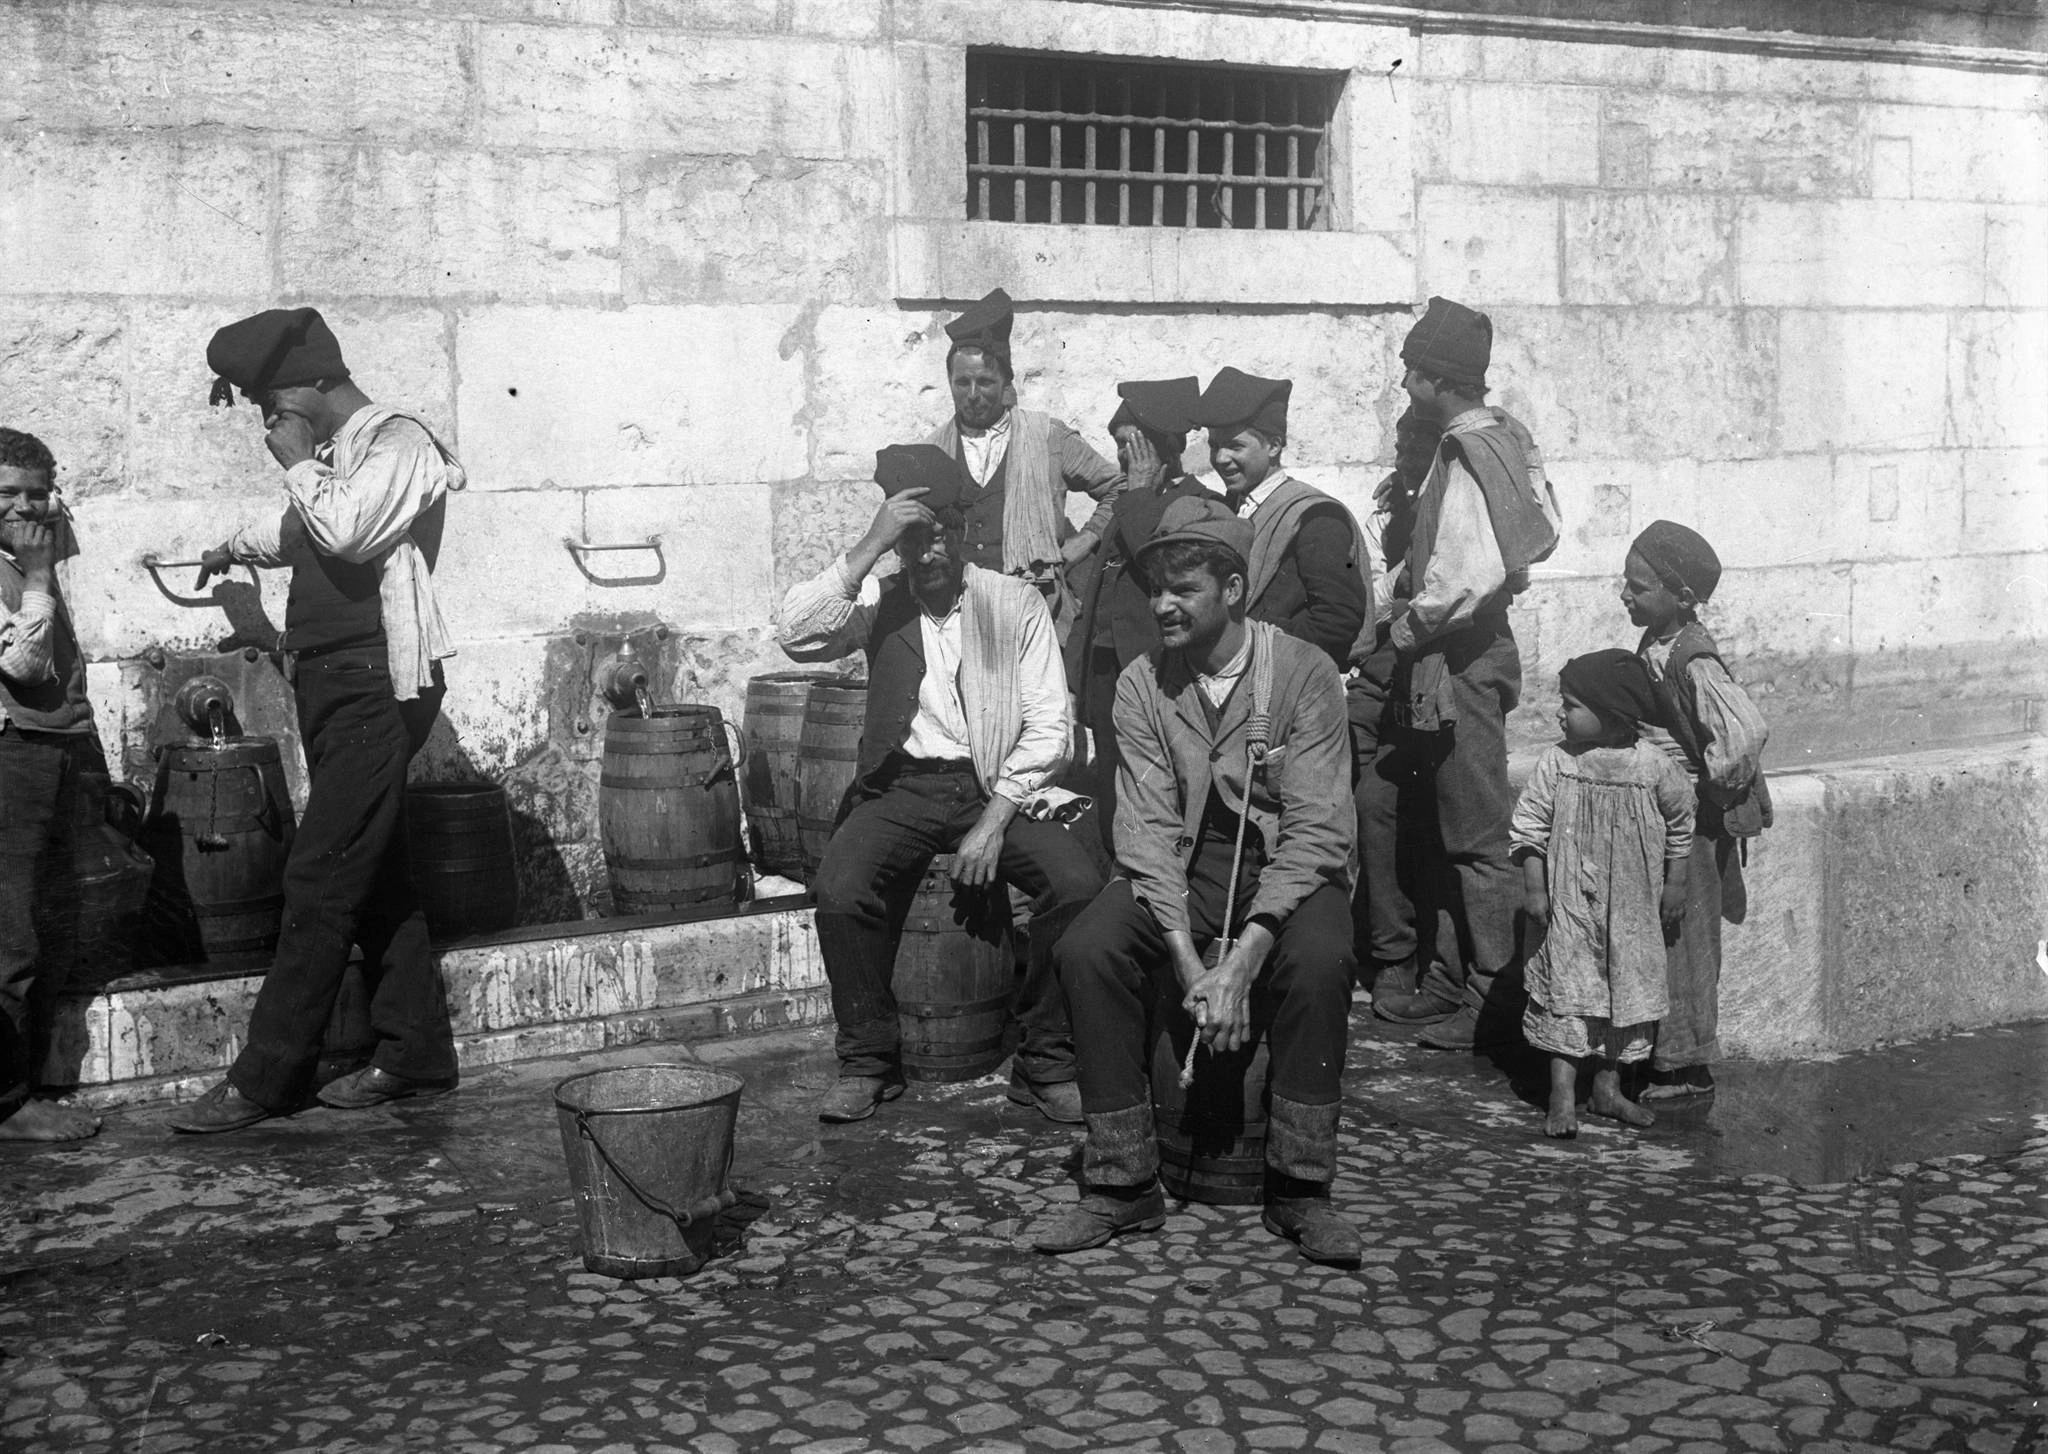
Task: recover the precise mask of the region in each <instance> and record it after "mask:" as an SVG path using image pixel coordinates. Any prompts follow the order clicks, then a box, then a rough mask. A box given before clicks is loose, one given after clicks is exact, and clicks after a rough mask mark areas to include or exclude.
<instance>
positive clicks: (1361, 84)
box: [1333, 37, 1424, 233]
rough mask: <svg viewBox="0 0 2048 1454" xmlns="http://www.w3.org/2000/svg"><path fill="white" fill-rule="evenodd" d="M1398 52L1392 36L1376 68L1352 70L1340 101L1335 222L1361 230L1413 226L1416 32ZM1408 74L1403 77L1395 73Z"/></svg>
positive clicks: (1418, 72) (1397, 229) (1397, 230)
mask: <svg viewBox="0 0 2048 1454" xmlns="http://www.w3.org/2000/svg"><path fill="white" fill-rule="evenodd" d="M1406 40H1407V44H1406V45H1405V46H1404V47H1402V48H1401V49H1400V50H1399V51H1398V52H1396V51H1395V48H1394V46H1393V44H1392V42H1391V41H1389V42H1388V43H1387V44H1386V46H1385V47H1384V48H1383V49H1382V50H1381V52H1380V54H1379V55H1378V56H1376V57H1375V64H1374V66H1373V68H1372V69H1370V70H1366V69H1357V70H1354V71H1353V72H1352V75H1351V78H1350V80H1349V82H1348V83H1347V84H1346V85H1345V87H1344V96H1343V100H1342V102H1341V103H1340V106H1339V117H1338V127H1337V130H1336V133H1335V137H1334V141H1335V144H1336V145H1337V146H1338V148H1339V150H1337V151H1335V152H1333V156H1334V157H1335V158H1336V160H1337V161H1338V163H1339V170H1338V172H1337V175H1336V177H1335V179H1334V180H1335V182H1336V187H1335V190H1334V193H1333V196H1334V199H1335V204H1336V213H1335V216H1336V221H1335V223H1334V225H1335V226H1337V227H1339V228H1344V229H1348V230H1351V231H1357V232H1387V233H1407V232H1410V231H1411V230H1412V229H1413V228H1414V226H1415V177H1416V168H1415V154H1416V149H1417V148H1418V147H1419V146H1420V145H1421V143H1420V142H1419V141H1418V140H1417V138H1416V128H1415V104H1414V85H1415V79H1414V78H1415V77H1417V76H1419V75H1422V74H1424V72H1423V71H1422V70H1421V68H1420V67H1419V65H1418V60H1417V50H1418V38H1416V37H1406ZM1396 78H1405V79H1396Z"/></svg>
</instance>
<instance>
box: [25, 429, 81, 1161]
mask: <svg viewBox="0 0 2048 1454" xmlns="http://www.w3.org/2000/svg"><path fill="white" fill-rule="evenodd" d="M56 473H57V462H56V460H55V459H54V458H52V457H51V454H50V451H49V449H48V448H47V447H45V446H44V444H43V442H42V441H41V440H40V439H37V438H36V437H35V436H34V435H33V434H24V433H22V432H21V431H19V430H16V429H0V1141H77V1140H82V1139H83V1138H85V1137H87V1136H90V1135H92V1134H93V1133H94V1132H96V1131H98V1130H99V1128H100V1118H99V1117H98V1116H95V1115H93V1114H92V1113H91V1112H89V1111H84V1110H80V1109H77V1108H75V1107H72V1106H65V1105H59V1104H58V1103H57V1102H55V1101H48V1100H37V1099H35V1098H33V1097H32V1096H31V1095H30V1094H29V1092H30V1089H31V1086H32V1083H33V1080H34V1076H35V1071H36V1066H37V1060H38V1058H39V1055H40V1052H41V1049H42V1043H41V1042H42V1038H43V1036H44V1035H46V1034H47V1033H48V1031H49V1024H48V1021H47V1019H46V1018H45V1016H46V1015H47V1013H48V1007H49V1006H50V1005H51V1003H52V1002H53V1001H54V999H55V996H56V990H57V987H58V985H59V983H60V982H61V979H62V976H63V974H64V973H65V972H66V971H68V970H69V969H70V966H69V965H68V964H65V963H61V962H59V963H54V964H53V963H51V962H50V959H51V949H52V945H51V944H50V942H49V940H48V939H47V938H46V937H45V936H44V934H43V932H42V930H43V928H44V927H45V926H47V924H48V917H47V916H48V915H49V913H50V912H51V911H52V910H53V909H68V911H69V912H71V913H74V914H75V913H76V912H77V904H76V903H75V902H73V903H70V904H68V905H66V904H62V903H59V902H56V901H55V900H57V899H59V898H60V897H61V896H63V895H64V894H65V893H66V892H67V889H66V887H65V886H64V885H63V884H61V883H60V882H57V881H56V874H54V873H53V872H52V870H53V869H60V868H61V867H62V866H63V865H65V864H67V863H68V862H69V859H70V849H71V844H70V833H71V826H72V819H73V816H74V813H75V798H76V794H77V792H78V781H79V773H80V770H81V768H83V767H85V766H88V765H92V766H97V765H99V762H100V751H99V740H98V738H97V737H96V736H95V735H94V733H93V724H92V703H91V701H90V700H88V698H87V697H86V693H85V654H84V653H83V652H81V651H80V650H79V649H78V637H77V636H76V635H75V634H74V633H73V632H72V629H71V613H70V611H69V609H68V608H67V607H66V605H65V602H64V597H63V594H62V592H61V591H60V590H59V589H58V585H57V560H58V557H59V556H60V555H61V554H63V550H62V547H61V544H60V542H61V540H62V538H63V534H64V532H63V529H62V527H63V515H62V512H61V507H59V506H58V504H57V503H56V498H55V491H56V484H55V477H56ZM50 937H59V938H61V937H68V936H50Z"/></svg>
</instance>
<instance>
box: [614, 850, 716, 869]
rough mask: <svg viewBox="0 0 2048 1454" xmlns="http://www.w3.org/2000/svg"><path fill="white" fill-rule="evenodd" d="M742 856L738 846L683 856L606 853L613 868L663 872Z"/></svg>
mask: <svg viewBox="0 0 2048 1454" xmlns="http://www.w3.org/2000/svg"><path fill="white" fill-rule="evenodd" d="M739 856H740V854H739V850H738V849H737V848H721V849H717V850H714V851H713V852H710V853H692V854H688V855H686V856H684V857H682V858H625V857H614V856H613V855H611V854H606V855H605V862H606V864H608V865H609V866H610V867H612V868H630V869H644V870H647V871H649V872H654V873H661V872H665V871H673V870H676V869H685V868H709V867H711V866H712V865H713V864H715V863H731V862H733V861H734V860H736V859H737V858H738V857H739Z"/></svg>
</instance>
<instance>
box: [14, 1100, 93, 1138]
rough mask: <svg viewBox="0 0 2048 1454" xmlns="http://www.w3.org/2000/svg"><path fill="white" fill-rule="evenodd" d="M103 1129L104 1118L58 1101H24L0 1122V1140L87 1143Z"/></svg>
mask: <svg viewBox="0 0 2048 1454" xmlns="http://www.w3.org/2000/svg"><path fill="white" fill-rule="evenodd" d="M99 1129H100V1118H99V1117H98V1116H95V1115H94V1114H93V1113H92V1112H91V1111H87V1110H82V1109H80V1108H79V1107H77V1106H65V1105H59V1104H58V1103H57V1102H55V1101H23V1102H22V1104H21V1108H20V1109H19V1110H17V1111H16V1112H15V1113H14V1114H13V1115H11V1116H9V1117H8V1118H7V1119H6V1120H4V1121H0V1141H83V1140H84V1139H85V1138H86V1137H88V1136H95V1135H97V1134H99Z"/></svg>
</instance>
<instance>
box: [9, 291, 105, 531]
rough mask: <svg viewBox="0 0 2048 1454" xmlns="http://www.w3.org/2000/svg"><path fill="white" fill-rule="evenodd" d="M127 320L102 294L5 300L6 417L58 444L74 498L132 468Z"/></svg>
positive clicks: (99, 490)
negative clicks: (128, 462)
mask: <svg viewBox="0 0 2048 1454" xmlns="http://www.w3.org/2000/svg"><path fill="white" fill-rule="evenodd" d="M124 322H125V320H124V318H123V314H122V310H121V308H120V306H119V305H118V304H114V303H109V302H106V301H104V300H101V299H96V298H95V299H87V298H38V299H33V300H30V299H21V298H11V299H8V300H6V301H5V302H4V303H0V400H5V401H6V403H5V415H4V422H5V423H6V425H7V426H8V427H9V428H11V429H22V430H26V431H28V432H29V433H30V434H33V435H35V436H36V437H37V438H38V439H40V440H42V441H43V443H45V444H47V445H48V446H49V447H50V452H51V453H52V454H54V455H55V456H56V457H57V483H58V485H59V486H60V487H61V488H62V489H63V490H64V492H65V493H66V495H68V496H69V497H70V498H72V499H73V500H77V499H82V498H84V497H86V496H90V495H95V494H103V493H105V492H106V491H109V490H116V489H119V488H120V487H121V484H122V481H123V479H124V478H125V477H126V475H127V447H128V430H127V410H128V398H127V385H128V378H127V370H128V350H127V340H126V338H125V336H124V332H125V330H124Z"/></svg>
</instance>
